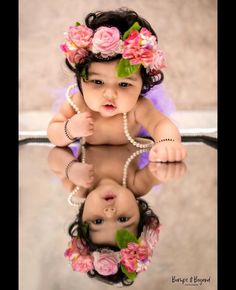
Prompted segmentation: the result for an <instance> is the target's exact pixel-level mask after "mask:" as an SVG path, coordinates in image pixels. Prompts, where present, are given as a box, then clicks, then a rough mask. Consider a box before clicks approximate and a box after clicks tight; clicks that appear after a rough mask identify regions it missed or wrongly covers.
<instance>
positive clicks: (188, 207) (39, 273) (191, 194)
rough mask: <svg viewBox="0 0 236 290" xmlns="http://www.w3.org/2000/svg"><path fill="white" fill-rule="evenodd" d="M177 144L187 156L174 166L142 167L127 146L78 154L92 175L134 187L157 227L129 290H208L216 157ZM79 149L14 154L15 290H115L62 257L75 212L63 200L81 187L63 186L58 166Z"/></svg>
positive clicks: (35, 148) (212, 283)
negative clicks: (16, 200)
mask: <svg viewBox="0 0 236 290" xmlns="http://www.w3.org/2000/svg"><path fill="white" fill-rule="evenodd" d="M185 144H186V146H187V152H188V157H187V159H186V161H185V162H184V163H182V164H178V165H176V164H175V165H174V164H162V165H159V166H158V165H157V164H154V163H153V164H151V165H150V164H148V162H147V153H143V154H137V155H138V156H137V157H135V158H133V157H134V156H135V155H134V154H133V153H134V151H135V150H134V149H132V148H131V147H129V146H128V147H124V148H121V147H123V146H114V147H112V146H97V147H96V146H95V147H96V148H95V149H94V148H93V147H92V146H90V147H88V148H86V150H85V153H84V156H83V160H84V162H85V163H91V164H92V163H94V166H95V175H99V174H100V175H102V174H108V175H109V178H113V177H114V178H115V179H116V180H117V181H120V183H122V182H123V181H124V180H125V182H126V184H127V186H128V187H132V186H134V189H135V190H136V193H139V194H140V195H142V198H143V199H145V200H146V201H147V202H148V204H149V205H150V206H151V208H152V209H153V211H154V212H155V213H156V214H157V215H158V217H159V219H160V222H161V224H162V227H161V231H160V237H159V241H158V244H157V246H156V248H155V250H154V254H153V257H152V259H151V263H150V265H149V266H148V268H147V270H146V271H145V272H142V273H140V274H139V275H138V276H137V278H136V280H135V281H134V284H133V285H131V286H130V287H129V289H150V290H152V289H153V290H154V289H155V290H156V289H158V290H170V289H181V290H182V289H193V288H194V289H206V290H215V289H216V284H217V283H216V279H217V277H216V259H217V256H216V248H217V240H216V235H217V232H216V226H217V224H216V216H217V212H216V209H217V203H216V201H217V195H216V179H217V172H216V163H217V150H216V149H215V148H213V147H211V146H208V145H206V144H203V143H201V142H195V143H194V142H189V143H185ZM117 147H120V148H117ZM79 150H80V147H77V146H76V145H75V146H74V147H72V148H71V149H62V148H60V149H59V148H55V147H54V146H52V145H51V144H49V143H28V144H23V145H20V147H19V186H20V193H19V201H20V203H19V285H20V290H42V289H43V290H54V289H55V290H75V289H76V290H78V289H81V290H83V289H86V290H87V289H94V290H96V289H114V288H115V287H114V286H110V285H106V284H104V283H102V282H99V281H97V280H95V279H91V278H89V277H87V275H86V274H83V273H77V272H73V271H72V269H71V266H70V265H69V264H68V261H67V260H66V259H65V257H64V251H65V249H66V247H67V244H68V240H69V236H68V232H67V230H68V226H69V225H70V223H71V222H72V221H73V220H74V218H75V215H76V213H77V208H76V207H73V206H71V205H70V204H69V203H68V196H69V194H70V192H71V190H72V189H73V188H74V187H75V184H76V183H78V184H77V185H80V186H81V183H82V182H83V180H81V179H80V178H79V177H74V184H73V183H71V182H69V181H68V180H67V179H66V178H65V175H64V169H65V166H64V164H66V162H67V160H71V159H73V158H76V157H77V155H78V154H79V153H78V152H79ZM130 156H131V159H129V157H130ZM70 158H71V159H70ZM104 164H108V165H107V166H108V167H107V168H109V166H111V165H112V164H113V167H112V170H110V171H106V169H104V167H102V165H104ZM63 166H64V167H63ZM137 168H138V169H137ZM135 176H136V177H135ZM76 178H77V179H76ZM142 184H143V185H145V186H142ZM85 194H86V191H85ZM74 198H75V199H74V201H77V200H76V197H74Z"/></svg>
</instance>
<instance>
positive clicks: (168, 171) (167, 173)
mask: <svg viewBox="0 0 236 290" xmlns="http://www.w3.org/2000/svg"><path fill="white" fill-rule="evenodd" d="M148 168H149V170H150V171H151V173H152V174H153V175H154V177H155V178H157V179H158V181H160V182H167V181H170V180H172V179H176V178H179V177H181V176H183V175H184V174H185V173H186V171H187V167H186V165H185V164H184V163H183V162H175V163H153V162H151V163H149V164H148Z"/></svg>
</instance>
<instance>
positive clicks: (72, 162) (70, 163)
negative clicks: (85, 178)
mask: <svg viewBox="0 0 236 290" xmlns="http://www.w3.org/2000/svg"><path fill="white" fill-rule="evenodd" d="M75 162H79V161H78V160H77V159H72V160H71V161H70V162H69V163H68V164H67V165H66V169H65V176H66V177H67V178H68V179H69V180H70V178H69V172H70V169H71V167H72V165H73V164H74V163H75Z"/></svg>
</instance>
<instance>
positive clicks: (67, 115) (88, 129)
mask: <svg viewBox="0 0 236 290" xmlns="http://www.w3.org/2000/svg"><path fill="white" fill-rule="evenodd" d="M72 99H73V101H74V102H76V100H77V102H76V103H78V99H79V95H78V94H76V95H74V96H73V97H72ZM67 121H68V122H67ZM66 122H67V123H66ZM65 125H66V128H65ZM65 131H66V132H67V134H66V132H65ZM92 134H93V120H92V116H91V114H90V113H89V112H84V113H79V114H77V113H75V111H74V109H73V108H72V107H71V106H70V104H69V103H68V102H67V101H65V102H64V103H63V105H62V106H61V108H60V110H59V113H57V114H56V115H55V116H54V117H53V118H52V120H51V121H50V123H49V125H48V129H47V135H48V138H49V140H50V142H51V143H53V144H54V145H57V146H67V145H68V144H70V143H72V142H73V141H75V140H76V139H77V138H80V137H86V136H90V135H92ZM68 135H69V137H70V138H69V137H68ZM73 139H74V140H73Z"/></svg>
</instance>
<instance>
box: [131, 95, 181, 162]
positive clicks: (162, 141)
mask: <svg viewBox="0 0 236 290" xmlns="http://www.w3.org/2000/svg"><path fill="white" fill-rule="evenodd" d="M135 117H136V121H137V122H138V123H140V124H141V125H142V126H143V127H144V128H146V129H147V130H148V132H149V133H150V135H151V136H152V138H153V139H154V140H155V142H156V144H155V145H154V146H153V147H152V149H151V150H150V153H149V160H150V161H154V162H155V161H161V162H175V161H182V160H183V159H184V158H185V157H186V149H185V147H184V146H183V144H181V136H180V133H179V130H178V128H177V127H176V126H175V124H174V123H173V122H172V121H171V120H170V119H169V118H167V117H166V116H165V115H163V114H162V113H161V112H159V111H158V110H157V109H156V108H155V107H154V106H153V104H152V103H151V102H150V101H149V100H148V99H146V98H142V99H140V100H139V102H138V104H137V108H136V111H135Z"/></svg>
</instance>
